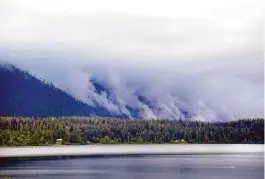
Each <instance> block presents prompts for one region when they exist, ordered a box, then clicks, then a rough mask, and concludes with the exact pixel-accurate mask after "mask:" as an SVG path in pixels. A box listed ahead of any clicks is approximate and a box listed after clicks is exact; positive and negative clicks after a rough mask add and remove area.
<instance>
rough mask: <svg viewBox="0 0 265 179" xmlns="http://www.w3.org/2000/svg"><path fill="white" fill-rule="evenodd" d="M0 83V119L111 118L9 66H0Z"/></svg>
mask: <svg viewBox="0 0 265 179" xmlns="http://www.w3.org/2000/svg"><path fill="white" fill-rule="evenodd" d="M0 81H1V88H0V116H34V117H38V116H39V117H44V116H115V115H113V114H111V113H109V112H108V111H107V110H105V109H104V108H102V107H100V106H89V105H87V104H85V103H83V102H81V101H78V100H76V99H74V98H73V97H72V96H70V95H69V94H67V93H65V92H64V91H62V90H60V89H58V88H56V87H55V86H54V85H53V84H47V83H45V82H44V81H41V80H40V79H38V78H36V77H34V76H32V75H31V74H29V73H28V72H25V71H23V70H20V69H18V68H16V67H15V66H13V65H10V64H0Z"/></svg>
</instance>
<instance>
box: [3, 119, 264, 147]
mask: <svg viewBox="0 0 265 179" xmlns="http://www.w3.org/2000/svg"><path fill="white" fill-rule="evenodd" d="M58 139H62V140H60V141H62V142H61V143H62V144H69V145H70V144H97V143H101V144H118V143H177V142H178V141H182V142H185V143H263V141H264V119H244V120H238V121H230V122H214V123H210V122H201V121H188V120H185V121H183V120H129V119H128V120H125V119H124V120H122V119H117V118H98V117H97V118H85V117H60V118H54V117H50V118H23V117H0V145H1V146H33V145H54V144H56V141H57V142H58Z"/></svg>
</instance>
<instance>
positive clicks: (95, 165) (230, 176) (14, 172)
mask: <svg viewBox="0 0 265 179" xmlns="http://www.w3.org/2000/svg"><path fill="white" fill-rule="evenodd" d="M263 167H264V163H263V154H241V155H228V154H225V155H171V156H138V157H110V158H73V159H60V160H28V161H16V162H14V163H9V164H7V163H5V164H4V163H2V165H1V169H0V176H1V177H3V176H11V178H32V179H33V178H34V179H39V178H49V179H51V178H57V179H70V178H71V179H83V178H93V179H136V178H137V179H171V178H172V179H173V178H174V179H178V178H180V179H196V178H202V179H212V178H215V179H223V178H226V179H237V178H238V179H239V178H240V179H250V178H251V179H262V178H263V175H264V169H263Z"/></svg>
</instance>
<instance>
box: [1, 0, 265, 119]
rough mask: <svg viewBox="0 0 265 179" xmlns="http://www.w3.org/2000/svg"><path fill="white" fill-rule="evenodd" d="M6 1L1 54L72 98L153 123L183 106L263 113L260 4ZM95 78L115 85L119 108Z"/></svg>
mask: <svg viewBox="0 0 265 179" xmlns="http://www.w3.org/2000/svg"><path fill="white" fill-rule="evenodd" d="M1 3H2V4H0V23H1V24H2V26H1V29H0V57H1V58H2V59H3V60H4V61H9V62H11V63H14V64H16V65H18V66H19V67H22V68H24V69H28V70H30V71H32V72H33V73H35V74H36V75H38V76H41V77H43V78H46V79H47V80H49V81H52V82H54V83H55V85H57V86H59V87H60V88H62V89H64V90H66V91H68V92H69V93H71V94H72V95H73V96H75V97H76V98H79V99H82V100H84V101H87V102H89V100H88V99H87V96H90V98H92V99H93V100H97V102H98V103H100V104H102V105H104V106H106V107H108V109H110V110H112V111H115V112H121V111H122V112H124V113H128V111H126V108H125V105H130V106H132V107H136V106H138V107H140V108H141V109H142V110H143V115H145V116H149V117H150V116H153V117H154V115H156V117H163V116H169V117H175V116H179V115H180V112H179V108H180V106H181V107H182V108H188V109H189V110H191V111H193V112H195V113H197V114H199V115H200V116H201V117H203V118H207V119H215V118H216V116H224V117H226V118H239V117H256V116H263V109H264V106H263V99H264V96H263V89H264V88H263V85H264V82H263V49H262V35H263V34H262V33H263V32H262V11H261V0H234V1H229V0H223V1H212V0H201V1H196V0H187V1H173V0H168V1H158V0H152V1H151V0H141V1H139V0H135V1H118V0H114V1H107V0H104V1H103V0H99V1H96V2H95V1H83V0H79V1H70V0H64V1H61V0H53V1H52V0H46V1H44V0H25V1H19V0H9V1H5V2H1ZM91 76H92V77H97V78H98V79H100V80H102V81H104V83H107V84H109V85H110V86H112V87H114V89H115V90H116V94H117V95H118V96H117V98H118V101H119V104H118V105H117V104H114V103H112V101H110V100H109V99H108V98H107V97H106V95H104V94H102V95H100V96H99V95H98V94H96V93H95V92H94V89H93V86H91V84H89V83H88V81H89V79H90V77H91ZM137 91H141V93H144V94H145V95H146V96H148V98H149V99H150V100H153V101H156V103H157V105H158V106H160V107H161V108H163V110H162V112H155V111H151V110H150V109H148V106H145V105H143V104H142V103H140V102H139V101H138V100H137V99H136V98H135V96H134V92H137ZM154 113H156V114H154Z"/></svg>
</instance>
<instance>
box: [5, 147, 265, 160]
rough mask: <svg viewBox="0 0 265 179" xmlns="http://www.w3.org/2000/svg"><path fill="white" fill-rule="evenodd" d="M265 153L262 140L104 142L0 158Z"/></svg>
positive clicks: (9, 152) (10, 152) (11, 152)
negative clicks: (116, 143)
mask: <svg viewBox="0 0 265 179" xmlns="http://www.w3.org/2000/svg"><path fill="white" fill-rule="evenodd" d="M243 153H244V154H248V153H264V145H259V144H181V145H177V144H176V145H174V144H120V145H119V144H118V145H112V144H107V145H106V144H102V145H99V144H98V145H72V146H69V145H63V146H62V145H60V146H19V147H0V158H17V157H45V156H46V157H56V156H62V157H63V156H65V157H71V156H73V157H74V156H117V155H191V154H195V155H197V154H198V155H199V154H243Z"/></svg>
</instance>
